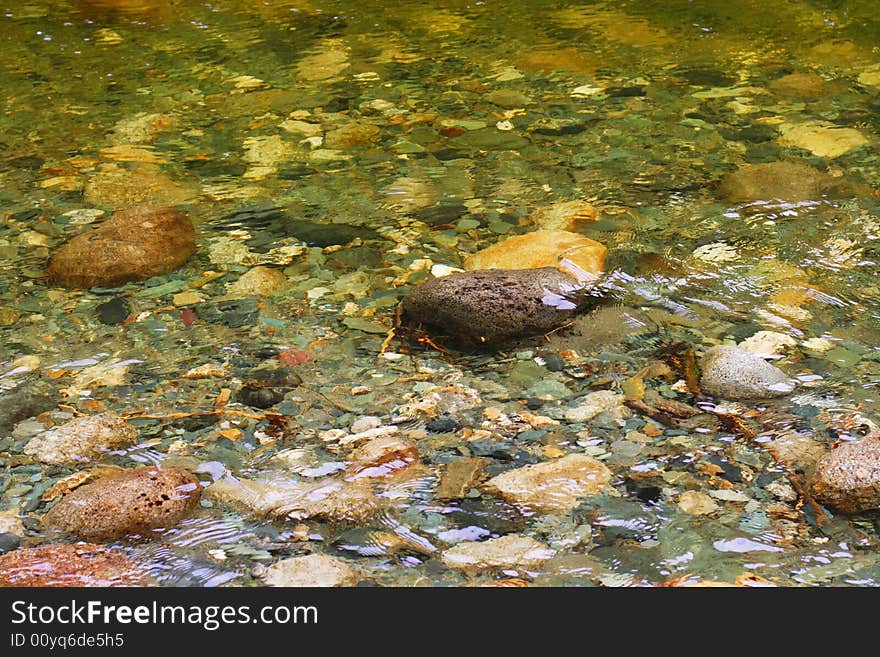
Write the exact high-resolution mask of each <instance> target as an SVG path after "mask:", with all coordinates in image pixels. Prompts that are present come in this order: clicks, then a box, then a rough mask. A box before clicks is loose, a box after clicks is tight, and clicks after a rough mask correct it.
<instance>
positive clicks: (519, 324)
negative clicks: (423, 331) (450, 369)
mask: <svg viewBox="0 0 880 657" xmlns="http://www.w3.org/2000/svg"><path fill="white" fill-rule="evenodd" d="M581 287H582V286H581V285H580V284H579V283H578V282H577V280H575V279H574V278H572V277H571V276H568V275H566V274H563V273H561V272H560V271H559V270H557V269H555V268H552V267H543V268H541V269H520V270H513V269H490V270H483V271H470V272H461V273H456V274H451V275H449V276H444V277H443V278H435V279H432V280H429V281H427V282H426V283H423V284H421V285H418V286H416V287H414V288H413V289H412V290H410V292H409V294H408V295H407V296H406V298H405V299H404V300H403V314H404V317H405V318H406V321H407V322H409V323H412V324H424V325H429V326H434V327H437V328H438V329H439V330H440V331H441V332H442V333H443V334H444V335H449V336H454V337H470V338H474V339H476V340H479V341H484V342H490V341H493V340H499V339H504V338H509V337H515V336H520V335H536V334H539V333H547V332H548V331H551V330H553V329H555V328H558V327H560V326H562V325H563V324H564V323H566V322H568V321H570V320H571V319H572V318H574V317H575V315H576V311H577V310H578V309H579V307H580V305H581V302H582V300H581V299H579V298H578V297H577V293H578V290H579V288H581Z"/></svg>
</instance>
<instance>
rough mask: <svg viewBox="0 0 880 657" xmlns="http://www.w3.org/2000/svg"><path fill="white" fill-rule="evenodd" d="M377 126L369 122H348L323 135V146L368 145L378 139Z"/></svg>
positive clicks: (346, 146) (349, 146) (350, 146)
mask: <svg viewBox="0 0 880 657" xmlns="http://www.w3.org/2000/svg"><path fill="white" fill-rule="evenodd" d="M379 133H380V131H379V127H378V126H375V125H372V124H370V123H350V124H349V125H345V126H342V127H341V128H336V129H335V130H330V131H329V132H328V133H327V134H326V135H324V144H323V146H324V148H352V147H354V146H368V145H369V144H372V143H373V142H375V141H378V140H379Z"/></svg>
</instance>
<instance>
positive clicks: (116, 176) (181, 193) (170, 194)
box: [83, 163, 198, 209]
mask: <svg viewBox="0 0 880 657" xmlns="http://www.w3.org/2000/svg"><path fill="white" fill-rule="evenodd" d="M197 195H198V190H197V189H196V188H194V187H192V186H189V185H184V184H182V183H179V182H175V181H174V180H172V179H171V178H169V177H168V176H166V175H165V174H163V173H161V171H160V170H159V168H158V166H156V165H153V164H142V165H135V166H132V168H125V167H123V166H119V165H118V164H113V163H108V164H103V165H101V166H100V167H99V168H98V170H97V171H96V172H95V173H94V174H92V176H90V177H89V179H88V181H86V185H85V189H84V190H83V199H84V200H85V202H86V203H88V204H90V205H101V206H105V207H110V208H118V209H122V208H128V207H131V206H132V205H137V204H139V203H151V204H153V205H178V204H181V203H187V202H188V201H191V200H193V199H194V198H195V197H196V196H197Z"/></svg>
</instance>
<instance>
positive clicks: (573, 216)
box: [529, 200, 596, 231]
mask: <svg viewBox="0 0 880 657" xmlns="http://www.w3.org/2000/svg"><path fill="white" fill-rule="evenodd" d="M529 220H530V221H531V222H532V223H534V224H535V225H536V226H537V227H538V228H540V229H542V230H565V231H577V230H580V229H581V228H583V227H584V226H585V225H587V224H591V223H593V222H594V221H596V208H594V207H593V206H592V204H590V203H588V202H587V201H581V200H575V201H561V202H559V203H554V204H553V205H550V206H547V207H543V208H538V209H537V210H535V211H534V212H532V213H531V214H530V215H529Z"/></svg>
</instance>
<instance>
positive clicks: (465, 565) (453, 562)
mask: <svg viewBox="0 0 880 657" xmlns="http://www.w3.org/2000/svg"><path fill="white" fill-rule="evenodd" d="M555 554H556V551H555V550H552V549H550V548H549V547H548V546H547V545H545V544H543V543H539V542H538V541H536V540H535V539H533V538H530V537H528V536H520V535H518V534H508V535H507V536H502V537H500V538H495V539H492V540H488V541H482V542H481V541H464V542H462V543H459V544H458V545H456V546H455V547H452V548H449V549H448V550H446V551H445V552H444V553H443V555H442V557H441V558H442V559H443V563H445V564H446V565H447V566H448V567H450V568H456V569H458V570H466V571H477V570H485V569H487V568H516V567H522V568H533V567H535V566H539V565H540V564H541V563H542V562H544V561H547V560H548V559H552V558H553V556H554V555H555Z"/></svg>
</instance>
